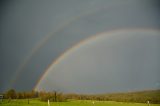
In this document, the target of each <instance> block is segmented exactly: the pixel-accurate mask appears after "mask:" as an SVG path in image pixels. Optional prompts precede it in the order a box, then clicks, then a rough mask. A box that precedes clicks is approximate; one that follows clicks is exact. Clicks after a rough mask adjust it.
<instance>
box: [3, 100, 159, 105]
mask: <svg viewBox="0 0 160 106" xmlns="http://www.w3.org/2000/svg"><path fill="white" fill-rule="evenodd" d="M0 106H48V104H47V102H41V101H39V100H38V99H31V100H30V103H29V104H28V100H27V99H22V100H12V101H11V102H10V103H8V100H4V101H3V102H0ZM50 106H148V105H147V104H143V103H123V102H113V101H94V104H93V101H87V100H82V101H80V100H70V101H67V102H51V103H50ZM150 106H160V104H150Z"/></svg>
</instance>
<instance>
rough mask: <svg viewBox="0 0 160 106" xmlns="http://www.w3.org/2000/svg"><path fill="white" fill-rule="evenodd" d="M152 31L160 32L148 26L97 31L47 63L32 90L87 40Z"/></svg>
mask: <svg viewBox="0 0 160 106" xmlns="http://www.w3.org/2000/svg"><path fill="white" fill-rule="evenodd" d="M131 31H132V32H133V31H135V32H146V33H147V32H153V33H160V30H159V29H148V28H143V29H119V30H112V31H107V32H103V33H97V34H96V35H94V36H91V37H89V38H87V39H85V40H82V41H80V42H78V43H77V44H76V45H74V46H72V47H71V48H70V49H68V50H66V51H65V52H64V53H62V54H61V55H60V56H59V57H58V58H57V59H56V60H55V61H53V62H52V63H51V64H50V65H48V67H47V68H46V70H45V71H44V73H43V75H42V76H41V77H40V79H39V80H38V81H37V84H36V85H35V87H34V90H38V88H37V87H38V86H39V84H40V82H41V81H42V80H43V79H44V78H45V77H46V76H47V74H48V73H49V72H50V71H51V70H52V69H53V67H55V66H56V65H57V64H58V63H60V62H61V61H62V60H63V59H64V58H66V57H67V56H68V55H69V54H71V53H72V51H74V50H75V49H78V48H79V47H81V46H82V45H85V44H86V43H87V42H89V41H93V40H96V39H99V38H102V37H103V36H112V35H113V34H119V33H123V32H131Z"/></svg>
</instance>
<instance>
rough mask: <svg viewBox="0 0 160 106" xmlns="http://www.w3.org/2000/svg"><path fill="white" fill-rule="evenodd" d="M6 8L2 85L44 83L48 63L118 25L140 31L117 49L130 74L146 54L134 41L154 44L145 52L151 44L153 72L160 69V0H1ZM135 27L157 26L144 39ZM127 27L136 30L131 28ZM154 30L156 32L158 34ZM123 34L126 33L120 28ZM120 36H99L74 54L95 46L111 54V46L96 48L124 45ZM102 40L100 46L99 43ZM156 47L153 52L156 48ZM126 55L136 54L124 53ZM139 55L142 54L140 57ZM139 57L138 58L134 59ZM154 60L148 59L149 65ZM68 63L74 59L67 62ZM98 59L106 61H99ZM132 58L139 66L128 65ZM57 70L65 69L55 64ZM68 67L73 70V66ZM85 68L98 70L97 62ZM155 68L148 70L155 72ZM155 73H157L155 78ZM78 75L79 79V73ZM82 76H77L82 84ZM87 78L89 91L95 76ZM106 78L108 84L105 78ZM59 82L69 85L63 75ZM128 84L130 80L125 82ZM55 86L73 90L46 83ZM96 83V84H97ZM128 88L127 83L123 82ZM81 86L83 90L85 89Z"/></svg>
mask: <svg viewBox="0 0 160 106" xmlns="http://www.w3.org/2000/svg"><path fill="white" fill-rule="evenodd" d="M0 14H1V17H0V23H1V24H0V51H1V52H0V73H1V74H0V91H5V90H8V89H10V88H14V89H16V90H18V91H26V90H32V89H33V88H34V87H35V86H36V85H37V83H38V82H39V83H41V82H44V81H45V78H43V79H44V81H41V80H40V79H41V77H42V76H43V75H44V73H45V71H46V70H47V68H48V67H50V66H52V63H53V62H54V61H56V60H57V59H58V58H59V57H61V55H62V54H65V53H66V52H67V51H68V50H70V49H71V48H72V47H73V46H75V45H77V43H79V42H82V41H84V40H85V39H88V38H90V37H92V36H95V35H96V36H97V35H99V34H100V33H107V32H109V31H113V32H114V31H117V30H126V32H124V35H126V36H127V35H130V34H131V35H132V34H133V35H132V36H133V39H134V36H135V39H134V40H133V43H131V42H130V40H129V41H126V40H125V41H124V42H128V44H127V45H129V46H127V47H126V45H124V44H122V46H124V49H122V50H120V51H123V53H122V54H117V55H115V56H117V58H118V60H119V61H121V60H123V61H122V63H121V64H122V65H121V66H123V67H124V69H126V73H124V76H127V75H128V74H127V69H130V68H131V67H132V68H131V69H132V70H134V67H135V65H136V64H138V63H137V62H136V61H144V57H141V56H140V54H139V53H141V52H139V51H138V50H139V49H135V47H136V46H132V45H134V44H139V45H141V44H142V46H140V47H142V48H143V45H148V46H149V47H148V46H147V47H148V48H146V46H145V48H144V49H141V50H142V53H145V50H147V53H148V54H147V57H148V59H151V63H155V64H157V65H155V64H153V65H149V66H148V68H153V67H154V69H153V76H154V75H155V73H159V70H160V67H159V65H158V62H157V61H160V57H159V55H158V54H157V53H159V51H160V48H159V47H158V45H159V43H158V42H159V40H160V39H159V36H158V34H159V32H157V31H159V28H160V21H159V18H160V14H159V2H158V0H141V1H139V0H118V1H117V0H45V1H44V0H34V1H33V0H27V1H26V0H14V1H11V0H4V1H1V3H0ZM134 29H142V30H144V29H145V30H155V31H151V32H150V31H144V32H143V31H142V32H138V35H139V34H140V36H142V37H144V39H143V40H139V39H140V38H139V37H137V33H136V30H134ZM127 30H133V31H131V32H127ZM146 32H148V34H146ZM144 33H145V34H146V36H145V35H144ZM155 33H156V34H155ZM152 34H155V35H154V36H152ZM100 35H101V34H100ZM111 35H112V34H111ZM117 36H118V35H117ZM120 36H122V35H121V34H120ZM117 38H118V37H117ZM117 38H115V39H113V40H111V41H112V42H111V41H108V38H105V41H102V43H101V41H97V42H96V43H93V44H92V43H91V44H92V45H91V46H89V48H88V49H87V50H86V49H85V47H88V46H83V47H84V48H83V49H81V48H79V49H78V50H77V51H78V52H74V54H73V56H74V55H82V56H83V55H86V52H89V53H90V55H91V56H92V55H93V57H94V56H95V55H96V54H98V53H99V52H102V56H103V57H108V56H109V54H107V53H105V52H107V49H106V51H103V50H102V51H101V50H99V51H95V50H94V51H93V52H92V47H95V46H94V45H97V46H102V48H103V47H104V48H107V47H106V45H108V44H109V45H112V44H114V43H115V45H117V47H119V46H118V45H119V42H121V41H116V39H117ZM122 38H123V36H122ZM150 39H151V40H150ZM131 41H132V40H131ZM109 42H110V43H109ZM137 42H138V43H137ZM141 42H142V43H141ZM148 42H149V43H148ZM97 46H96V47H95V48H97ZM128 47H129V48H130V47H131V50H132V48H133V50H134V51H135V53H137V55H136V56H135V57H136V58H135V57H132V54H134V53H131V54H130V53H129V54H127V53H126V52H127V50H128V49H127V48H128ZM100 48H101V47H100ZM150 50H152V51H153V52H151V53H150V52H149V51H150ZM116 51H119V49H118V48H117V49H116ZM83 52H84V53H83ZM125 55H128V56H130V57H129V58H126V57H124V58H122V57H123V56H125ZM153 55H154V56H153ZM121 56H122V57H121ZM138 56H140V58H139V57H138ZM119 57H120V58H119ZM72 58H73V57H71V56H69V57H68V58H67V57H66V59H63V60H61V62H59V65H57V67H62V68H63V66H61V65H60V64H61V63H63V61H64V62H65V61H66V60H68V59H69V60H68V61H70V59H72ZM76 58H77V57H76ZM97 58H98V59H100V60H101V58H102V57H101V56H98V57H97ZM114 59H116V57H114V58H113V60H114ZM133 59H135V60H134V61H133V62H131V60H133ZM105 61H107V60H105ZM105 61H104V62H105ZM127 61H130V62H131V63H126V62H127ZM108 62H109V61H108ZM125 63H126V64H125ZM149 63H150V62H149ZM149 63H146V65H148V64H149ZM66 64H69V63H68V62H67V63H66ZM98 64H99V65H100V63H99V62H98ZM98 64H97V65H98ZM109 64H111V63H109ZM128 64H133V66H134V67H133V66H132V65H131V67H130V68H125V67H129V66H130V65H128ZM139 64H142V63H139ZM94 65H95V64H94ZM72 66H73V67H72V69H74V67H75V66H74V64H72ZM85 66H88V67H90V64H88V62H87V63H86V64H85ZM100 66H101V65H100ZM100 66H97V69H99V67H100ZM78 67H80V66H78ZM117 67H118V66H117ZM119 67H120V66H119ZM104 68H105V69H106V70H107V69H108V67H106V66H104ZM79 69H80V68H79ZM89 69H90V68H89ZM138 69H141V68H137V70H138ZM143 69H145V67H143ZM72 71H73V70H72ZM72 71H71V72H72ZM53 72H54V71H53ZM53 72H51V73H53ZM55 72H59V71H58V70H55ZM62 72H63V71H62ZM68 72H70V71H69V70H68ZM75 72H76V71H73V72H72V75H73V76H74V75H76V73H75ZM79 72H80V74H81V72H82V75H83V74H84V73H86V75H87V73H90V72H92V68H91V69H90V70H88V71H86V72H85V71H79ZM100 72H101V71H100ZM60 73H61V72H60ZM62 74H65V73H62ZM101 74H103V72H102V73H99V74H98V75H96V78H100V79H101ZM149 74H150V73H149ZM149 74H146V75H147V76H149ZM103 75H104V74H103ZM107 75H108V74H107V71H106V74H105V76H106V77H107ZM115 75H116V77H119V76H118V74H115ZM135 76H136V75H135ZM153 76H152V77H151V78H153ZM50 77H51V76H47V75H46V78H50ZM57 77H58V76H56V77H55V76H54V74H53V79H52V78H51V81H52V80H53V82H54V81H55V80H54V79H55V78H57ZM114 77H115V76H114ZM92 79H94V77H92V78H88V80H92ZM63 80H64V79H62V81H63ZM68 80H69V79H68ZM72 80H74V77H73V79H72ZM86 80H87V79H86ZM102 80H103V78H102ZM106 80H107V78H106ZM126 80H127V79H126ZM157 80H158V79H156V81H157ZM78 81H79V80H78V79H77V82H76V83H77V84H78ZM152 81H154V83H157V84H156V85H157V86H159V82H158V81H159V80H158V81H157V82H155V78H153V80H152ZM84 82H85V81H84ZM86 82H88V83H87V84H84V85H88V88H87V86H86V90H84V91H85V92H90V91H88V89H89V88H90V87H91V86H92V85H90V82H89V81H86ZM102 82H103V84H104V85H106V84H105V82H104V81H102ZM136 82H137V81H135V82H134V80H133V82H132V81H131V83H136ZM56 83H60V85H63V83H61V81H60V82H56ZM110 83H112V82H110ZM128 83H129V82H128ZM95 84H97V83H93V85H95ZM89 85H90V86H89ZM127 85H128V84H126V86H127ZM64 86H65V84H64ZM68 86H69V85H68ZM126 86H125V85H124V88H125V87H126ZM145 86H148V85H147V84H146V85H145V84H144V87H145ZM54 87H55V88H56V89H61V90H62V91H63V90H64V91H67V89H69V88H68V87H66V89H65V88H63V89H62V88H59V87H58V86H56V84H55V85H54V83H53V84H51V85H50V87H49V88H48V87H47V86H46V87H45V86H42V88H46V89H54ZM57 87H58V88H57ZM94 87H95V89H96V86H94ZM97 87H98V86H97ZM150 87H153V86H151V85H150V86H149V88H150ZM73 88H74V87H73ZM104 88H105V87H104ZM142 88H143V87H142ZM95 89H93V91H92V92H109V91H114V90H113V89H112V86H111V88H110V89H112V90H109V91H105V90H104V89H102V90H101V91H96V90H95ZM137 89H138V88H137ZM72 90H73V91H74V90H75V89H71V90H69V91H70V92H71V91H72ZM122 90H124V89H123V88H122ZM79 92H83V89H81V90H80V91H79Z"/></svg>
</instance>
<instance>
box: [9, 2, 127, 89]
mask: <svg viewBox="0 0 160 106" xmlns="http://www.w3.org/2000/svg"><path fill="white" fill-rule="evenodd" d="M125 4H127V3H126V2H121V3H120V4H117V5H115V4H114V5H113V4H110V6H108V7H100V8H98V9H97V8H96V9H95V10H90V9H88V10H86V11H84V12H83V13H82V14H80V15H78V16H75V17H73V18H71V19H70V20H67V21H66V22H64V23H62V24H61V25H59V27H57V29H55V30H54V31H53V32H50V33H49V34H47V35H45V37H44V38H43V39H42V40H41V41H39V42H38V43H37V44H35V46H34V47H33V48H32V49H31V52H29V54H28V55H27V56H26V57H25V58H24V60H23V61H22V62H21V64H20V65H19V66H18V67H17V69H16V70H15V73H14V75H13V77H12V78H11V81H10V83H11V84H10V87H13V86H14V83H15V82H16V81H17V79H18V77H19V75H20V74H21V72H22V71H23V70H24V69H25V67H26V66H27V65H28V64H29V62H30V61H31V59H32V58H33V57H34V55H35V54H36V52H38V51H39V50H40V49H41V48H42V47H43V46H44V45H45V44H46V43H47V42H48V40H49V39H50V38H51V37H52V36H54V35H56V33H58V32H60V31H62V30H63V29H65V28H66V27H67V26H69V25H70V24H72V23H73V22H76V21H77V20H79V19H80V18H83V17H86V16H89V15H92V14H96V13H97V12H99V11H101V10H104V9H106V10H107V11H108V10H111V9H112V8H115V7H118V6H121V5H125Z"/></svg>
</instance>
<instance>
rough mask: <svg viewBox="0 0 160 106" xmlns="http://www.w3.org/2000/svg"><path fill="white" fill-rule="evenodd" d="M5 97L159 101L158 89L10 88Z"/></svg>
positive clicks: (57, 99) (56, 100) (58, 99)
mask: <svg viewBox="0 0 160 106" xmlns="http://www.w3.org/2000/svg"><path fill="white" fill-rule="evenodd" d="M3 95H4V98H5V99H9V100H11V99H28V102H29V99H31V98H39V99H40V100H41V101H48V100H50V101H51V102H63V101H67V100H68V99H75V100H98V101H117V102H138V103H146V102H147V101H150V103H156V104H158V103H160V90H150V91H140V92H127V93H110V94H94V95H91V94H90V95H87V94H75V93H73V94H71V93H70V94H63V93H62V92H57V91H53V92H46V91H40V92H37V91H30V92H16V91H15V90H14V89H10V90H8V91H7V92H5V93H4V94H3Z"/></svg>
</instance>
